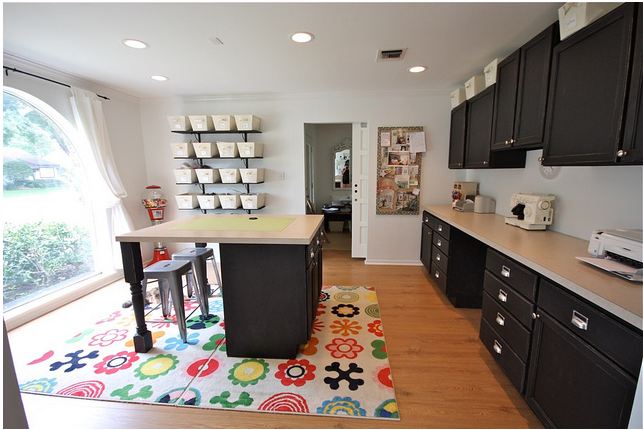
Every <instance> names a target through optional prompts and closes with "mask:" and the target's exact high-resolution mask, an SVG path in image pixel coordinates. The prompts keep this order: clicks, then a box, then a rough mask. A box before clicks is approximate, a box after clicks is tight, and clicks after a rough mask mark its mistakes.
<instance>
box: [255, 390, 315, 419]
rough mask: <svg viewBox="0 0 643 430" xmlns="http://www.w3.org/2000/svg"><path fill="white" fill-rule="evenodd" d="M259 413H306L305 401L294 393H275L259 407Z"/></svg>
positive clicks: (306, 405) (306, 404)
mask: <svg viewBox="0 0 643 430" xmlns="http://www.w3.org/2000/svg"><path fill="white" fill-rule="evenodd" d="M259 410H260V411H275V412H299V413H304V414H306V413H308V412H309V410H308V403H307V402H306V399H305V398H304V397H302V396H300V395H299V394H295V393H277V394H274V395H272V396H270V397H268V398H267V399H266V400H264V401H263V403H261V405H259Z"/></svg>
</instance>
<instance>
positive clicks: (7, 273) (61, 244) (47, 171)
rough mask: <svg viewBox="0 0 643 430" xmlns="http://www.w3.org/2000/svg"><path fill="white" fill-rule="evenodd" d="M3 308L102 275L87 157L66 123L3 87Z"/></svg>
mask: <svg viewBox="0 0 643 430" xmlns="http://www.w3.org/2000/svg"><path fill="white" fill-rule="evenodd" d="M3 110H4V124H3V126H4V127H3V136H4V142H3V169H4V170H3V197H2V212H3V220H4V225H3V245H4V248H3V277H2V278H3V299H4V310H8V309H11V308H14V307H16V306H18V305H20V304H23V303H25V302H27V301H29V300H33V299H34V298H37V297H40V296H43V295H45V294H48V293H50V292H53V291H56V290H58V289H60V288H64V287H66V286H69V285H72V284H73V283H75V282H78V281H80V280H82V279H86V278H88V277H90V276H92V275H94V274H95V270H94V250H93V243H94V228H93V219H92V216H91V209H90V206H89V204H88V199H87V191H86V190H84V189H83V187H84V184H86V183H87V181H86V180H84V178H85V173H84V171H83V167H82V164H81V163H80V162H79V159H78V157H77V154H76V153H75V151H74V148H73V146H72V145H71V144H70V142H69V139H68V138H67V136H65V135H64V134H63V132H62V131H61V129H60V128H59V127H58V126H57V125H56V124H55V123H54V122H53V121H52V120H51V119H50V118H49V117H47V116H46V115H45V114H43V113H42V112H40V111H39V110H37V109H36V108H35V107H34V106H32V105H31V104H29V103H27V102H26V101H24V100H22V99H20V98H18V97H16V96H15V95H13V94H9V93H7V92H4V93H3Z"/></svg>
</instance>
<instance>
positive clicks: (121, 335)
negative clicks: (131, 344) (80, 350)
mask: <svg viewBox="0 0 643 430" xmlns="http://www.w3.org/2000/svg"><path fill="white" fill-rule="evenodd" d="M128 332H129V330H127V329H125V328H124V329H117V328H113V329H110V330H107V331H106V332H105V333H99V334H95V335H94V336H92V340H91V342H89V346H100V347H105V346H109V345H111V344H112V343H114V342H118V341H121V340H124V339H125V338H126V337H127V333H128Z"/></svg>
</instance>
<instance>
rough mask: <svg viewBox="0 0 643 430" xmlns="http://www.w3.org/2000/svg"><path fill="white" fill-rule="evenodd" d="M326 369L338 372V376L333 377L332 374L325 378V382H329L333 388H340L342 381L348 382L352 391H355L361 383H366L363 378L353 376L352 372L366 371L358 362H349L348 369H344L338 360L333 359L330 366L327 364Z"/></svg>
mask: <svg viewBox="0 0 643 430" xmlns="http://www.w3.org/2000/svg"><path fill="white" fill-rule="evenodd" d="M325 369H326V371H327V372H337V377H336V378H331V377H330V376H327V377H325V378H324V382H325V383H327V384H328V386H329V387H330V389H331V390H338V389H339V383H340V382H342V381H346V382H347V383H348V389H349V390H351V391H355V390H357V389H358V388H359V387H360V386H361V385H364V380H363V379H361V378H353V377H352V376H351V373H364V369H362V368H361V367H359V366H358V365H357V363H349V365H348V369H346V370H343V369H342V368H341V367H340V364H339V362H338V361H333V362H332V363H331V364H330V366H326V367H325Z"/></svg>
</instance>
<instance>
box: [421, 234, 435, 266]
mask: <svg viewBox="0 0 643 430" xmlns="http://www.w3.org/2000/svg"><path fill="white" fill-rule="evenodd" d="M432 241H433V230H431V229H430V228H429V227H428V226H427V225H426V224H424V223H422V245H421V248H420V260H421V261H422V264H424V267H426V270H429V271H430V270H431V243H432Z"/></svg>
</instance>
